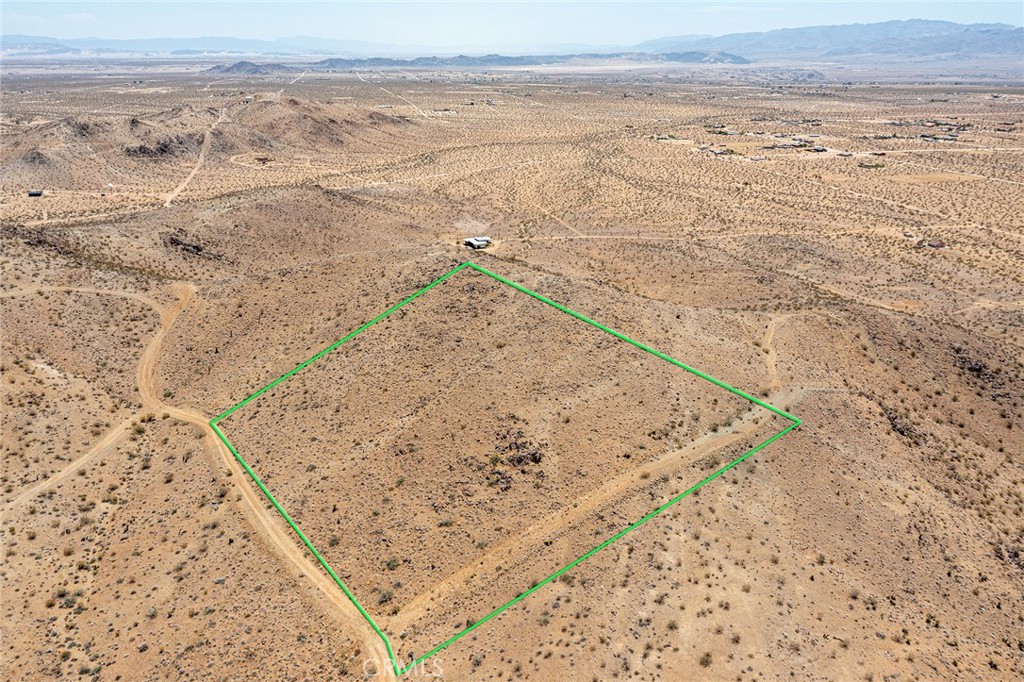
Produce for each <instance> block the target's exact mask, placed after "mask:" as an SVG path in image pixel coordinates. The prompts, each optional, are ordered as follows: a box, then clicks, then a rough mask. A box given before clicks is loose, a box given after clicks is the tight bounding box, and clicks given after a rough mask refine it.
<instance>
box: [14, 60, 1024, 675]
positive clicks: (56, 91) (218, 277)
mask: <svg viewBox="0 0 1024 682" xmlns="http://www.w3.org/2000/svg"><path fill="white" fill-rule="evenodd" d="M713 71H714V70H713V69H709V70H708V71H707V72H704V71H697V72H694V73H690V74H684V75H678V74H675V75H674V74H671V73H658V72H653V71H652V72H643V73H639V74H634V73H628V72H621V73H612V74H606V75H600V74H593V75H589V76H586V77H583V76H571V75H568V74H560V73H529V72H525V71H522V72H518V71H508V72H503V73H497V72H496V73H455V72H425V71H424V72H411V71H410V72H404V71H390V72H369V71H363V72H346V73H302V74H288V75H287V77H285V76H284V75H278V76H274V75H270V76H257V75H245V74H241V75H232V74H217V75H214V74H204V73H198V72H195V71H191V72H188V71H184V70H181V69H174V68H171V67H168V68H167V69H166V70H163V71H162V70H161V69H159V68H157V67H153V66H149V67H146V68H140V69H139V70H138V71H137V72H136V71H132V70H129V69H127V68H114V67H111V68H110V69H108V70H98V71H96V72H90V71H85V70H80V71H69V70H61V69H43V68H30V67H24V68H17V69H16V68H10V67H6V70H5V73H4V100H5V102H4V110H3V115H2V118H0V134H2V137H0V139H2V143H3V144H2V149H0V177H2V180H0V211H2V222H0V245H2V256H0V329H2V358H0V370H2V386H3V390H2V395H0V399H2V413H3V423H2V456H0V483H2V485H0V513H2V516H3V523H2V527H0V536H2V538H3V546H4V557H3V562H2V564H0V594H2V603H3V611H4V614H5V616H4V618H3V619H2V622H0V632H2V638H0V641H2V647H3V648H2V652H0V666H2V670H3V674H2V676H3V677H4V678H6V679H12V680H13V679H17V680H45V679H53V678H58V677H62V678H67V679H96V680H163V679H189V680H227V679H236V678H238V679H247V680H302V679H318V680H334V679H338V680H348V679H353V680H355V679H389V678H391V677H393V673H392V670H391V665H390V662H389V660H388V655H387V652H386V650H385V648H384V645H383V642H382V640H381V638H380V637H379V636H378V635H377V633H375V632H374V630H373V629H372V628H371V627H370V625H369V624H368V623H367V622H366V620H365V619H364V618H363V616H362V615H361V614H360V613H359V612H358V611H357V610H356V608H355V607H354V606H353V604H352V603H351V602H350V601H349V599H348V598H347V597H346V595H345V594H344V593H343V592H342V591H341V590H340V589H339V588H338V586H337V585H336V584H335V582H334V581H333V579H332V578H331V577H330V576H329V575H328V574H327V573H326V571H325V570H324V569H323V568H322V567H321V566H320V565H319V564H318V563H317V561H316V559H315V558H314V557H313V555H312V554H311V553H310V552H309V551H308V550H307V549H306V548H305V547H304V546H303V544H302V543H301V542H300V540H299V539H298V537H297V536H296V535H295V533H294V532H293V531H292V529H291V528H290V527H289V526H288V525H287V524H286V523H285V522H284V520H282V518H281V516H280V515H279V514H278V513H277V511H276V510H275V509H274V508H273V506H272V505H271V504H270V503H269V502H268V500H267V499H266V497H265V496H264V495H263V493H262V492H261V491H260V490H259V489H258V488H257V487H256V485H255V484H254V483H253V481H252V480H251V479H250V477H249V476H248V475H247V473H246V472H245V471H244V469H243V468H242V466H241V465H240V464H239V463H238V461H237V460H236V459H235V457H234V456H233V455H232V453H231V452H230V451H229V450H228V449H227V448H226V447H225V446H224V444H223V443H221V441H220V440H219V439H218V438H217V437H216V436H215V434H214V432H213V431H212V429H211V428H210V426H209V425H208V422H209V420H210V419H211V418H213V417H215V416H216V415H218V414H220V413H222V412H223V411H224V410H226V409H227V408H229V407H231V406H232V405H234V404H236V403H238V402H239V401H241V400H242V399H244V398H246V397H247V396H249V395H250V394H252V393H253V392H254V391H256V390H257V389H259V388H260V387H262V386H264V385H266V384H267V383H268V382H270V381H272V380H273V379H275V378H276V377H278V376H281V375H282V374H284V373H286V372H288V371H289V370H291V369H292V368H294V367H295V366H296V365H297V364H298V363H300V362H302V361H303V360H305V359H306V358H309V357H310V356H312V355H314V354H315V353H317V352H318V351H319V350H321V349H323V348H325V347H327V346H329V345H331V344H332V343H334V342H335V341H337V340H338V339H340V338H342V337H344V336H345V335H346V334H347V333H349V332H350V331H352V330H353V329H355V328H357V327H359V326H360V325H362V324H363V323H365V322H367V321H368V320H371V319H373V318H374V317H375V316H377V315H378V314H380V313H382V312H384V311H385V310H387V309H389V308H390V307H391V306H393V305H395V304H396V303H398V302H400V301H402V300H403V299H405V298H406V297H408V296H410V295H412V294H413V293H415V292H416V291H418V290H419V289H421V288H422V287H424V286H425V285H427V284H428V283H430V282H431V281H433V280H435V279H436V278H438V277H440V276H441V275H443V274H444V273H446V272H448V271H450V270H451V269H452V268H454V267H456V266H458V265H459V264H460V263H463V262H465V261H467V260H468V261H472V262H474V263H476V264H478V265H480V266H482V267H484V268H486V269H488V270H490V271H492V272H495V273H497V274H499V275H501V276H502V277H505V278H507V279H509V280H511V281H514V282H517V283H520V284H521V285H523V286H525V287H528V288H529V289H531V290H533V291H535V292H538V293H539V294H541V295H543V296H546V297H548V298H550V299H552V300H554V301H556V302H558V303H561V304H564V305H566V306H568V307H569V308H571V309H572V310H575V311H578V312H579V313H580V314H582V315H585V316H587V317H589V318H592V319H594V320H597V321H598V322H601V323H603V324H605V325H607V326H609V327H611V328H613V329H615V330H618V331H619V332H621V333H623V334H625V335H627V336H629V337H630V338H632V339H635V340H637V341H639V342H640V343H644V344H647V345H649V346H652V347H653V348H656V349H657V350H659V351H662V352H664V353H665V354H667V355H669V356H671V357H673V358H676V359H678V360H680V361H682V362H685V363H687V364H689V365H692V366H693V367H696V368H698V369H700V370H702V371H704V372H707V373H708V374H709V375H711V376H714V377H717V378H719V379H721V380H722V381H724V382H727V383H728V384H730V385H732V386H735V387H737V388H739V389H742V390H743V391H746V392H748V393H749V394H751V395H753V396H757V397H758V398H759V399H761V400H764V401H766V402H768V403H770V404H772V405H774V406H777V407H778V408H780V409H782V410H786V411H788V412H791V413H792V414H794V415H797V416H798V417H799V418H800V419H802V421H803V423H802V425H801V426H800V427H799V428H798V429H796V430H794V431H793V432H791V433H789V434H787V435H786V436H784V437H783V438H781V439H780V440H778V441H776V442H774V443H772V444H771V445H769V446H768V447H767V448H765V449H763V450H761V451H759V452H757V453H756V454H754V455H753V456H751V457H750V458H748V459H747V460H745V461H744V462H742V463H741V464H739V465H737V466H736V467H735V468H733V469H730V470H729V471H728V472H726V473H725V474H723V475H722V476H721V477H719V478H717V479H715V480H714V481H712V482H710V483H708V484H707V485H706V486H704V487H703V488H702V489H701V490H699V492H698V493H696V494H694V495H691V496H689V497H687V498H685V499H683V500H681V501H680V502H679V503H678V504H676V505H674V506H672V507H671V508H670V509H668V510H666V511H665V512H664V513H662V514H660V515H658V516H657V517H655V518H653V519H651V520H650V521H649V522H647V523H646V524H644V525H643V526H641V527H639V528H637V529H636V530H634V531H632V532H630V533H629V534H627V535H626V536H624V537H623V538H621V539H619V540H618V541H616V542H615V543H613V544H611V545H610V546H608V547H607V548H606V549H604V550H602V551H601V552H599V553H597V554H596V555H594V556H593V557H591V558H590V559H588V560H587V561H585V562H584V563H582V564H580V565H579V566H577V567H576V568H574V569H572V570H571V571H569V572H568V573H566V574H565V575H563V576H562V577H561V578H560V579H558V580H557V581H555V582H552V583H551V584H549V585H545V586H543V587H542V588H541V589H539V590H538V591H537V592H535V593H534V594H532V595H530V596H529V597H527V598H526V599H524V600H522V601H521V602H519V603H517V604H516V605H514V606H513V607H511V608H509V609H508V610H507V611H505V612H503V613H502V614H501V615H500V616H498V617H496V618H494V619H493V620H489V621H488V622H486V623H484V624H483V625H481V626H480V627H478V628H476V629H474V630H473V631H472V632H471V633H469V634H468V635H466V636H465V637H463V638H461V639H459V640H457V641H456V642H454V643H453V644H452V645H451V646H450V647H448V648H446V649H444V650H443V651H441V652H439V653H437V654H436V655H435V656H433V657H431V658H430V659H428V660H427V661H425V662H424V663H423V664H422V666H420V667H418V668H416V669H414V670H413V671H411V672H409V673H408V674H407V676H406V678H407V679H426V678H432V679H438V678H443V679H446V680H453V681H461V680H474V681H476V680H520V679H522V680H538V681H548V680H580V681H587V682H589V681H591V680H782V679H786V680H790V679H807V680H936V679H964V680H978V679H991V680H1003V679H1020V677H1021V676H1022V675H1024V634H1022V633H1024V555H1022V553H1024V421H1022V419H1021V415H1022V412H1024V405H1022V403H1024V192H1022V185H1024V118H1022V111H1024V107H1022V105H1024V90H1021V89H1020V88H1012V87H1003V86H996V85H991V86H984V87H982V86H965V85H951V84H950V85H947V84H942V85H894V84H882V85H877V84H875V85H871V84H862V85H856V84H851V85H822V84H816V83H800V82H794V79H775V80H773V79H772V78H771V77H770V74H768V75H766V74H761V73H758V72H754V71H750V72H743V71H742V70H738V71H737V72H736V73H734V74H732V75H730V76H729V77H728V78H726V77H725V76H722V75H720V74H717V72H714V73H713ZM29 190H41V191H42V192H43V195H42V196H29ZM478 235H488V236H490V237H491V238H492V239H493V243H492V245H491V246H490V247H488V248H487V249H484V250H482V251H471V250H469V249H467V248H466V247H464V246H463V245H462V241H463V240H464V239H465V238H468V237H473V236H478ZM677 370H678V368H676V367H673V366H671V365H669V364H668V363H665V362H664V361H662V360H660V359H658V358H655V357H654V356H651V355H649V354H645V353H643V352H641V351H639V350H638V349H636V348H635V347H633V346H630V345H628V344H624V343H622V342H621V341H619V340H617V339H615V338H614V337H611V336H609V335H607V334H604V333H603V332H600V331H599V330H596V329H595V328H593V327H589V326H588V325H586V324H583V323H581V322H580V321H579V320H576V319H574V318H572V317H570V316H568V315H565V314H562V313H560V312H558V311H556V310H555V309H553V308H551V307H550V306H545V305H544V304H542V303H540V302H538V301H536V300H535V299H531V298H530V297H528V296H526V295H524V294H522V293H521V292H518V291H516V290H514V289H512V288H510V287H508V286H506V285H503V284H501V283H498V282H496V281H495V280H492V279H490V278H488V277H486V276H484V275H481V274H479V273H477V272H476V271H473V270H471V269H467V270H463V271H460V272H459V273H457V274H456V275H454V276H453V277H452V278H450V279H448V280H446V281H445V282H443V283H442V284H440V285H438V286H437V287H435V288H434V289H431V290H430V291H429V292H427V293H425V294H424V295H423V296H421V297H420V298H418V299H416V300H415V301H413V302H411V303H409V304H408V305H407V306H405V307H403V308H402V309H401V310H400V311H398V312H396V313H394V314H393V315H391V316H389V317H388V318H387V319H386V320H384V321H382V322H380V323H378V324H377V325H375V326H373V327H371V328H370V329H368V330H367V331H366V332H364V333H362V334H360V335H359V336H358V337H356V339H354V340H353V341H352V342H350V343H346V344H344V345H343V346H341V347H340V348H339V349H338V350H336V351H334V352H332V353H330V354H328V355H327V356H325V357H324V358H322V359H321V360H318V361H317V362H316V363H314V364H312V365H310V366H309V367H308V368H305V369H303V370H302V371H301V372H299V373H298V374H296V375H295V376H294V377H292V378H290V379H288V380H287V381H286V382H283V383H282V384H280V385H279V386H277V387H275V388H274V389H273V390H272V391H268V392H267V393H265V394H263V395H262V396H260V397H259V398H257V399H256V400H254V401H252V402H251V403H249V404H247V405H246V406H245V407H243V408H240V409H239V410H238V411H237V412H235V413H233V414H232V415H230V416H229V417H227V418H226V419H225V420H224V421H223V422H221V423H220V427H221V428H222V429H223V430H224V432H225V433H226V434H227V435H228V436H229V437H230V438H231V441H232V443H234V445H235V446H236V447H237V448H238V450H239V452H240V453H241V454H242V455H243V456H244V457H245V458H246V460H247V461H248V462H249V463H250V464H251V465H252V467H253V469H254V470H255V471H256V472H257V473H258V474H259V475H260V476H261V478H262V479H263V481H264V482H265V483H266V485H267V486H268V488H269V489H270V490H271V491H272V492H273V493H274V495H275V496H276V497H277V499H278V501H279V502H280V503H281V504H282V506H283V507H284V508H285V509H287V510H288V511H289V513H291V515H292V516H293V517H294V519H295V520H296V522H297V523H298V524H299V525H300V527H301V528H302V529H303V530H304V532H305V533H306V534H307V535H308V536H309V539H310V540H311V542H312V543H313V544H314V545H316V547H317V548H318V550H320V551H321V552H322V554H323V556H324V558H325V559H326V560H327V561H328V562H329V563H330V565H331V566H332V567H333V568H334V570H335V571H337V573H338V575H339V577H340V578H341V579H342V580H343V581H344V582H345V584H346V585H347V586H348V587H350V588H351V589H352V591H353V593H354V594H355V595H356V597H357V598H358V599H359V600H360V602H361V603H362V604H363V606H364V607H365V608H366V610H367V611H368V612H369V613H370V614H371V615H372V616H373V618H374V620H375V621H376V622H377V623H378V624H379V625H380V627H381V628H382V629H383V630H384V632H385V633H386V634H387V636H388V638H389V640H390V641H391V642H392V644H393V646H394V653H395V656H396V657H397V658H398V659H399V661H400V662H402V663H407V662H409V661H412V660H414V659H415V658H417V657H419V656H421V655H422V654H424V653H426V652H427V651H429V650H430V649H431V648H432V647H434V646H436V645H438V644H440V643H441V642H444V641H445V640H447V639H449V638H450V637H452V636H454V635H455V634H457V633H458V632H459V631H461V630H463V629H465V628H466V627H467V626H468V625H471V624H473V623H474V622H475V621H477V620H478V619H480V618H481V617H483V616H485V615H486V614H487V613H489V612H490V611H491V610H492V609H494V608H496V607H497V606H499V605H501V604H504V603H505V602H507V601H509V600H510V599H512V598H514V597H515V596H516V595H517V594H519V593H522V592H523V591H525V590H527V589H528V588H529V587H530V586H531V585H533V584H535V583H536V582H537V581H539V580H542V579H543V578H545V577H546V576H548V575H550V574H551V573H552V572H553V571H555V570H557V569H558V568H560V567H561V566H564V565H565V564H567V563H569V562H570V561H572V560H573V559H575V558H576V557H578V556H579V555H581V554H582V553H584V552H586V551H587V550H588V549H590V548H591V547H594V546H595V545H598V544H599V543H601V542H602V541H603V540H604V539H605V538H607V537H609V536H611V535H612V534H614V533H615V532H617V531H618V530H620V529H622V528H623V527H625V526H626V525H628V524H629V523H631V522H633V521H635V520H637V519H639V518H640V517H642V516H644V515H645V514H646V513H648V512H649V511H651V510H652V509H655V508H656V507H658V506H659V505H661V504H663V503H665V502H666V501H667V500H670V499H672V498H674V497H675V496H677V495H679V494H680V493H681V492H682V491H684V490H686V489H687V488H689V487H690V486H691V485H693V484H694V483H696V482H698V481H700V480H701V479H703V478H704V477H705V476H707V475H709V474H710V473H712V472H714V471H716V470H717V469H719V468H720V467H721V466H723V465H724V464H726V463H728V462H730V461H732V460H734V459H736V458H737V457H739V456H740V455H742V454H743V453H744V452H745V451H747V450H749V449H750V448H751V447H753V446H754V445H755V444H757V443H759V442H761V441H763V440H764V439H765V438H767V437H769V436H771V435H772V434H773V433H776V432H778V431H779V430H780V429H782V428H784V427H785V426H786V423H785V421H784V420H780V418H779V417H778V416H777V415H774V414H772V413H771V412H768V411H766V410H764V409H763V408H759V407H758V406H756V405H753V404H751V403H749V402H748V401H745V400H742V399H740V398H739V397H737V396H735V395H733V394H730V393H728V392H726V391H723V390H722V389H721V388H719V387H717V386H714V385H712V384H709V383H708V382H705V381H702V380H700V379H698V378H696V377H694V376H692V375H689V374H687V373H686V372H683V371H677Z"/></svg>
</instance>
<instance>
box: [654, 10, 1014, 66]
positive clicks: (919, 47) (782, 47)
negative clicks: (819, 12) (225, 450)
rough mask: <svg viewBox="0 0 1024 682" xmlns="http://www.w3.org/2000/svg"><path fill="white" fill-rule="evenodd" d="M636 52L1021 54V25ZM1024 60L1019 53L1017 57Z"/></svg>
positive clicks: (762, 56) (700, 41) (790, 36)
mask: <svg viewBox="0 0 1024 682" xmlns="http://www.w3.org/2000/svg"><path fill="white" fill-rule="evenodd" d="M635 49H637V50H639V51H645V52H664V51H678V50H722V51H726V52H734V53H737V54H742V55H743V56H745V57H747V58H748V59H751V60H755V61H760V60H772V59H809V58H810V59H826V60H837V59H842V58H850V57H861V56H868V55H882V56H888V57H936V58H958V57H974V56H978V55H1007V56H1014V55H1017V56H1022V55H1024V28H1019V27H1015V26H1010V25H1008V24H969V25H968V24H957V23H953V22H951V21H931V20H925V19H911V20H909V21H885V22H881V23H876V24H845V25H841V26H808V27H805V28H784V29H778V30H775V31H766V32H764V33H732V34H729V35H724V36H717V37H700V36H676V37H670V38H659V39H657V40H650V41H647V42H645V43H640V44H639V45H637V46H636V47H635ZM1022 59H1024V57H1022Z"/></svg>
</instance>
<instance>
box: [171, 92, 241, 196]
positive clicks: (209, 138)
mask: <svg viewBox="0 0 1024 682" xmlns="http://www.w3.org/2000/svg"><path fill="white" fill-rule="evenodd" d="M227 113H228V110H227V109H226V108H225V109H221V110H220V116H218V117H217V120H216V121H214V122H213V123H212V124H211V125H210V127H209V129H207V131H206V132H205V133H203V146H202V147H200V148H199V158H198V159H196V165H195V166H193V167H192V170H191V171H190V172H189V174H188V177H186V178H185V179H184V180H182V181H181V184H180V185H178V186H177V187H175V188H174V189H173V190H172V191H171V193H170V194H168V195H167V199H166V201H164V206H165V207H166V206H170V205H171V202H172V201H174V200H175V199H177V198H178V195H179V194H181V191H182V190H183V189H185V188H186V187H188V184H189V183H190V182H192V178H194V177H195V176H196V174H197V173H199V169H200V168H202V167H203V164H204V163H206V154H207V152H209V151H210V145H211V144H212V142H213V130H214V128H216V127H217V126H218V125H220V124H221V123H223V122H224V121H226V120H227Z"/></svg>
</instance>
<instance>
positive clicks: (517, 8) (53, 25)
mask: <svg viewBox="0 0 1024 682" xmlns="http://www.w3.org/2000/svg"><path fill="white" fill-rule="evenodd" d="M912 18H924V19H946V20H949V21H958V22H962V23H977V22H1003V23H1008V24H1014V25H1018V26H1019V25H1022V24H1024V3H1022V2H1021V0H1013V1H1011V2H969V1H967V0H960V1H959V2H931V1H929V2H771V1H765V2H729V1H728V0H725V1H722V0H720V1H719V2H660V3H656V2H562V3H554V2H447V3H442V2H298V1H296V2H288V1H277V2H40V1H39V0H33V1H32V2H17V1H13V2H12V1H10V0H3V2H2V3H0V21H2V30H3V33H27V34H33V35H48V36H55V37H58V38H85V37H99V38H156V37H198V36H235V37H240V38H265V39H273V38H282V37H289V36H297V35H305V36H315V37H322V38H346V39H355V40H366V41H371V42H379V43H393V44H417V45H431V46H458V45H483V44H494V45H500V46H516V45H518V46H524V47H525V46H530V45H539V44H552V43H586V44H591V45H611V44H621V45H628V44H631V43H636V42H639V41H642V40H647V39H650V38H658V37H662V36H667V35H681V34H691V33H710V34H714V35H721V34H723V33H734V32H740V31H766V30H770V29H773V28H788V27H794V26H810V25H816V24H846V23H867V22H874V21H887V20H890V19H912Z"/></svg>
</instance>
